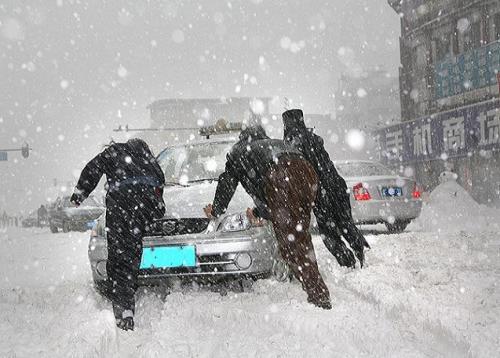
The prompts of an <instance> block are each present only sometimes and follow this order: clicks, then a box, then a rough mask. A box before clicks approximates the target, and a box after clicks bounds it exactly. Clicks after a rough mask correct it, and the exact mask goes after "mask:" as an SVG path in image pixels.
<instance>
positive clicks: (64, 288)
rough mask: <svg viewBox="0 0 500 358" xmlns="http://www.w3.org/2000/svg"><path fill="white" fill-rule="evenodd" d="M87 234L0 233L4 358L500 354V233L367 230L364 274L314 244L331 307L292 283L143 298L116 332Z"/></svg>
mask: <svg viewBox="0 0 500 358" xmlns="http://www.w3.org/2000/svg"><path fill="white" fill-rule="evenodd" d="M87 240H88V234H82V233H78V234H62V233H60V234H50V233H49V232H48V231H45V230H20V229H18V230H14V229H12V230H9V231H4V232H1V233H0V245H1V247H2V250H1V251H0V265H1V269H2V271H1V272H2V274H1V283H0V312H1V320H0V337H2V338H1V339H0V356H1V357H134V358H136V357H345V356H353V357H354V356H375V357H436V356H449V357H464V356H471V357H493V356H497V355H498V352H499V351H500V341H499V336H500V334H499V333H500V323H499V321H498V318H499V316H500V289H499V287H498V285H499V282H500V240H499V236H498V233H494V232H483V233H476V234H469V233H467V232H455V233H436V232H430V233H428V232H407V233H403V234H399V235H387V234H384V233H376V232H375V231H370V233H369V234H368V240H369V242H370V244H371V245H372V247H373V249H372V250H371V251H370V252H368V254H367V265H366V268H365V269H363V270H354V271H352V270H346V269H341V268H339V267H338V265H337V264H336V263H335V262H331V257H330V255H329V253H328V252H327V251H326V249H325V248H324V246H323V245H322V243H321V242H320V240H319V239H318V238H316V240H315V244H316V248H317V251H318V253H319V262H320V265H321V271H322V272H323V275H324V277H325V278H326V281H327V284H328V286H329V288H330V291H331V294H332V297H333V309H332V310H331V311H323V310H320V309H316V308H314V307H313V306H311V305H309V304H307V303H306V297H305V294H304V293H303V292H302V290H301V289H300V287H299V285H298V284H297V283H296V282H292V283H277V282H274V281H270V280H266V281H260V282H257V283H256V284H255V285H254V287H253V289H252V290H251V291H250V292H247V293H242V294H231V293H229V294H228V295H227V296H221V295H219V294H218V293H215V292H210V291H206V290H197V289H195V288H194V289H189V290H184V291H181V290H179V291H175V290H174V291H173V292H172V293H171V294H170V295H168V296H166V297H165V295H161V294H159V293H161V292H160V291H155V292H148V293H144V292H141V293H140V294H139V299H138V306H139V307H138V317H137V328H136V330H135V331H134V332H133V333H129V332H127V333H125V332H122V331H118V330H117V329H115V327H114V322H113V317H112V314H111V312H110V305H109V303H107V302H105V301H104V300H103V299H102V298H100V297H99V296H98V295H97V294H96V293H94V291H93V289H92V287H91V278H90V269H89V266H88V263H87Z"/></svg>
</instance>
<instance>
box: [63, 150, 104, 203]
mask: <svg viewBox="0 0 500 358" xmlns="http://www.w3.org/2000/svg"><path fill="white" fill-rule="evenodd" d="M103 153H104V152H103ZM103 153H100V154H98V155H96V156H95V157H94V158H93V159H92V160H91V161H90V162H88V164H87V165H86V166H85V168H83V170H82V173H81V174H80V179H78V183H77V184H76V187H75V190H74V192H73V195H72V196H71V199H70V200H71V202H72V203H75V204H76V205H80V204H81V203H82V202H83V201H84V200H85V199H87V197H88V196H89V195H90V193H91V192H92V191H93V190H94V189H95V187H96V186H97V184H99V181H100V180H101V177H102V175H103V174H104V157H103Z"/></svg>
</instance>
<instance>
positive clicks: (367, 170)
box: [336, 162, 394, 177]
mask: <svg viewBox="0 0 500 358" xmlns="http://www.w3.org/2000/svg"><path fill="white" fill-rule="evenodd" d="M336 168H337V170H338V171H339V173H340V175H342V176H343V177H369V176H378V175H394V173H393V172H392V171H391V170H390V169H389V168H387V167H385V166H383V165H382V164H378V163H366V162H352V163H340V164H337V165H336Z"/></svg>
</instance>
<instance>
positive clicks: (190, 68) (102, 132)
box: [0, 0, 399, 211]
mask: <svg viewBox="0 0 500 358" xmlns="http://www.w3.org/2000/svg"><path fill="white" fill-rule="evenodd" d="M26 4H29V5H26ZM0 21H1V23H0V41H1V43H0V71H1V72H0V75H1V79H2V80H1V81H0V88H1V93H2V95H1V96H0V148H3V147H16V146H19V145H20V143H21V142H22V141H24V140H27V141H28V142H29V143H30V144H31V145H32V146H33V148H34V151H33V153H32V156H31V157H30V158H29V159H27V160H24V159H22V158H21V157H20V155H17V154H14V153H13V154H11V155H10V159H9V162H0V183H1V187H2V189H1V192H0V211H3V209H4V208H6V207H9V208H12V209H11V210H9V211H16V210H19V209H23V208H24V209H33V208H35V207H37V206H39V204H40V202H41V201H42V200H43V198H44V197H45V195H46V192H45V191H46V190H45V188H46V187H47V186H49V185H52V180H53V178H59V179H61V180H71V179H73V177H74V175H77V174H79V171H80V170H81V168H82V166H83V164H84V162H85V161H87V160H88V159H90V158H91V157H92V156H93V155H94V154H95V153H97V152H98V151H99V150H100V148H101V145H102V144H103V143H105V142H107V141H108V140H109V138H110V136H111V135H112V134H113V132H112V131H111V130H112V128H114V127H116V126H117V125H118V124H120V123H130V124H131V125H132V126H145V125H146V126H147V125H148V112H147V111H146V109H145V107H146V106H147V105H148V104H149V103H150V102H151V101H152V100H155V99H160V98H170V97H219V96H238V95H241V96H276V95H277V96H286V97H289V98H292V99H293V100H294V102H295V103H299V104H300V106H301V107H303V108H304V110H305V111H308V112H309V113H328V112H331V111H332V109H333V105H334V102H333V99H332V94H333V93H334V91H335V86H336V83H337V77H338V75H339V74H340V73H341V72H345V71H351V72H356V71H358V70H360V69H363V68H369V67H374V66H376V65H383V66H384V67H385V68H386V69H387V70H388V71H389V72H391V73H397V66H398V63H399V45H398V37H399V18H398V16H397V14H396V13H395V12H394V11H393V10H392V9H391V8H390V6H389V5H388V4H387V2H386V1H384V0H349V1H345V0H324V1H320V0H313V1H303V0H293V1H288V0H287V1H270V0H253V1H249V0H247V1H210V2H209V1H187V0H186V1H133V0H131V1H97V0H96V1H92V0H89V1H68V0H40V1H29V2H20V1H13V0H8V1H5V0H4V1H2V3H1V4H0ZM245 78H247V80H246V81H245ZM237 88H241V90H240V91H239V92H237V91H236V89H237ZM115 139H117V140H123V139H124V138H122V137H120V136H115ZM16 159H17V160H16Z"/></svg>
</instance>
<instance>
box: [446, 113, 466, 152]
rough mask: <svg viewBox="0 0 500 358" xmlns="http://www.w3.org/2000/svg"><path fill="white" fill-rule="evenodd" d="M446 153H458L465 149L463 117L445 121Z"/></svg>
mask: <svg viewBox="0 0 500 358" xmlns="http://www.w3.org/2000/svg"><path fill="white" fill-rule="evenodd" d="M443 143H444V151H445V153H448V152H450V151H455V152H456V151H458V150H459V149H463V148H465V125H464V118H463V117H456V118H450V119H446V120H444V121H443Z"/></svg>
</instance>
